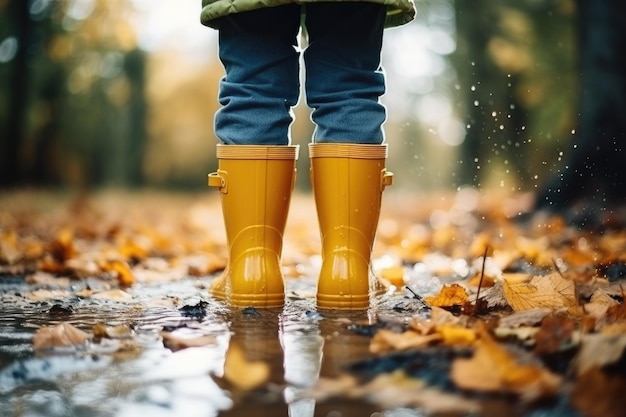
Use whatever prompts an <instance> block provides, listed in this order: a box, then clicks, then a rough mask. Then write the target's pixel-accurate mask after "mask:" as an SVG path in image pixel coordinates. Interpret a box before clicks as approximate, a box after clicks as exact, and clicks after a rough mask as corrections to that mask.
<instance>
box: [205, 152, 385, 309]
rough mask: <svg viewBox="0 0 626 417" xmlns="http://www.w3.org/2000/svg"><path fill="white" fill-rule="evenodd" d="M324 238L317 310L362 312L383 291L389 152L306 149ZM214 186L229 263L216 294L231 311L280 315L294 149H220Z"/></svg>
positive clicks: (213, 289)
mask: <svg viewBox="0 0 626 417" xmlns="http://www.w3.org/2000/svg"><path fill="white" fill-rule="evenodd" d="M309 154H310V158H311V173H310V175H311V181H312V186H313V195H314V197H315V204H316V208H317V215H318V221H319V227H320V232H321V238H322V267H321V271H320V276H319V279H318V286H317V306H318V307H319V308H326V309H343V310H360V309H367V308H368V307H369V306H370V297H373V296H374V295H375V294H376V293H380V291H381V290H382V286H381V285H380V283H379V281H378V280H377V278H376V277H375V276H374V274H373V273H372V272H371V267H370V265H371V253H372V247H373V245H374V238H375V235H376V228H377V226H378V219H379V216H380V206H381V197H382V192H383V190H384V188H385V187H386V186H387V185H390V184H391V183H392V179H393V174H392V173H390V172H388V171H386V170H385V160H386V158H387V145H386V144H383V145H361V144H334V143H316V144H310V145H309ZM217 158H218V161H219V168H218V170H217V172H214V173H211V174H209V179H208V181H209V185H210V186H213V187H217V188H218V189H219V190H220V192H221V201H222V210H223V216H224V223H225V225H226V239H227V242H228V249H229V260H228V264H227V267H226V269H225V270H224V273H223V274H222V275H221V276H220V277H218V278H217V279H216V280H215V281H213V283H212V286H211V293H212V295H213V296H214V297H216V298H217V299H220V300H224V301H227V302H228V303H230V304H231V305H232V306H238V307H248V306H253V307H257V308H271V307H281V306H283V305H284V302H285V285H284V278H283V274H282V271H281V253H282V247H283V233H284V230H285V224H286V222H287V213H288V210H289V204H290V200H291V194H292V191H293V188H294V183H295V175H296V160H297V158H298V147H297V146H257V145H218V146H217Z"/></svg>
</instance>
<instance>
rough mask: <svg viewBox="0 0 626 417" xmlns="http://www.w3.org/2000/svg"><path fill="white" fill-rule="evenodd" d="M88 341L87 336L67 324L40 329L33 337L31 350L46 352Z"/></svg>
mask: <svg viewBox="0 0 626 417" xmlns="http://www.w3.org/2000/svg"><path fill="white" fill-rule="evenodd" d="M88 339H89V334H87V333H85V332H84V331H82V330H80V329H78V328H76V327H74V326H73V325H71V324H69V323H61V324H57V325H56V326H49V327H42V328H41V329H39V330H37V332H36V333H35V335H34V336H33V348H34V349H35V350H46V349H51V348H55V347H69V346H79V345H82V344H84V343H85V342H86V341H87V340H88Z"/></svg>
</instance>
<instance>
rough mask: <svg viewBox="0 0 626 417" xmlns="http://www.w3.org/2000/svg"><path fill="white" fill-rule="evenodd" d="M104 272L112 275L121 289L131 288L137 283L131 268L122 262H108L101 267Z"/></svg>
mask: <svg viewBox="0 0 626 417" xmlns="http://www.w3.org/2000/svg"><path fill="white" fill-rule="evenodd" d="M100 268H102V270H103V271H106V272H110V273H112V274H113V275H114V276H115V277H116V278H117V282H118V283H119V285H120V286H121V287H130V286H131V285H133V284H134V283H135V276H134V275H133V271H132V270H131V269H130V266H129V265H128V264H127V263H126V262H122V261H108V262H103V263H101V265H100Z"/></svg>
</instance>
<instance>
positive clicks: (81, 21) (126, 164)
mask: <svg viewBox="0 0 626 417" xmlns="http://www.w3.org/2000/svg"><path fill="white" fill-rule="evenodd" d="M132 11H133V7H132V4H131V2H130V1H128V0H123V1H116V2H108V1H106V0H86V1H76V0H57V1H38V0H28V1H26V0H24V1H21V0H19V1H18V0H12V1H11V0H5V1H1V2H0V22H2V23H3V25H2V27H3V30H2V32H0V42H2V41H3V39H15V40H16V45H17V49H16V52H15V56H14V57H10V56H9V57H8V58H7V59H6V62H0V82H2V83H3V84H4V85H6V86H7V88H6V89H4V90H5V91H3V92H1V93H0V98H2V101H3V102H4V103H6V109H7V112H6V113H5V114H6V117H0V123H1V124H2V126H6V130H5V128H4V127H3V130H5V132H3V134H2V137H1V138H0V184H1V185H4V186H9V185H19V184H24V183H34V184H59V183H71V184H75V185H85V186H87V185H96V186H97V185H106V184H124V185H129V184H130V185H139V184H141V183H142V172H143V170H142V165H143V149H144V147H145V142H146V140H147V138H146V129H145V122H146V100H145V83H146V80H145V71H146V69H145V61H146V57H145V53H144V52H143V51H141V50H139V49H138V47H137V44H136V39H135V34H134V29H133V28H132V25H131V24H130V22H129V20H130V18H131V16H132ZM5 24H6V25H5ZM5 55H6V54H5ZM3 113H4V112H3Z"/></svg>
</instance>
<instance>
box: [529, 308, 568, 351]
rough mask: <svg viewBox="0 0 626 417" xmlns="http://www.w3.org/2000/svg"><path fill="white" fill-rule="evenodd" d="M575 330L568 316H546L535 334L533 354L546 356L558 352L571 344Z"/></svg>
mask: <svg viewBox="0 0 626 417" xmlns="http://www.w3.org/2000/svg"><path fill="white" fill-rule="evenodd" d="M576 328H577V324H576V323H575V322H574V320H573V319H572V318H571V317H569V316H566V315H564V314H561V315H558V316H547V317H546V318H544V319H543V321H542V322H541V326H540V327H539V331H538V332H537V333H536V334H535V349H534V353H535V354H537V355H546V354H550V353H554V352H557V351H559V350H560V349H562V348H563V347H564V346H566V345H567V344H570V343H571V342H572V335H573V333H574V330H576Z"/></svg>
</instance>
